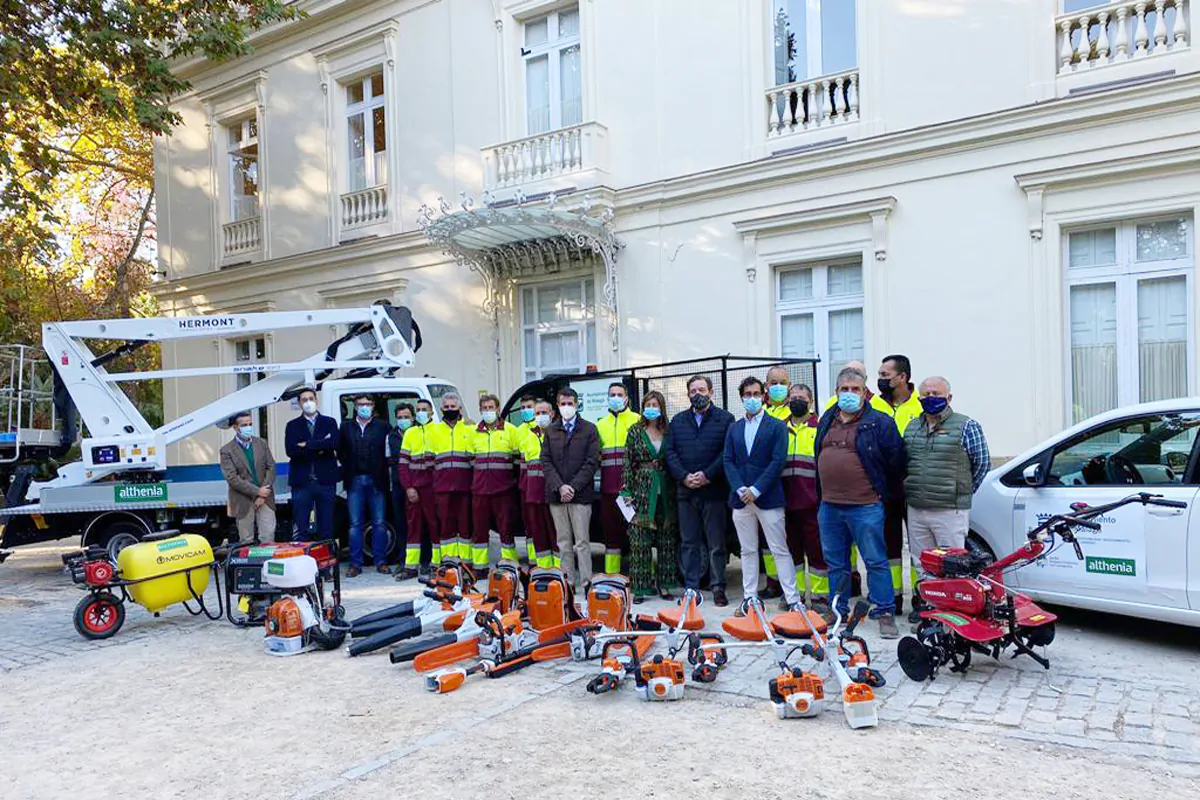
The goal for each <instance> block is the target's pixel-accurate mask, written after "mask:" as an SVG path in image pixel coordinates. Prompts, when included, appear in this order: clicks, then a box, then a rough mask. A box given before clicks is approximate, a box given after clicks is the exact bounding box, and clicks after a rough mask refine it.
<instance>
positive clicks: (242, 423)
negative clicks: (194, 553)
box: [221, 411, 275, 542]
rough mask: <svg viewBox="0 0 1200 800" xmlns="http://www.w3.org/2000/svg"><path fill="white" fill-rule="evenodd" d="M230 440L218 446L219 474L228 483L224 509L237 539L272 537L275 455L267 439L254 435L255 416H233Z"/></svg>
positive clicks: (271, 538)
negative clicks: (234, 529)
mask: <svg viewBox="0 0 1200 800" xmlns="http://www.w3.org/2000/svg"><path fill="white" fill-rule="evenodd" d="M233 430H234V437H233V441H231V442H229V443H227V444H226V445H225V446H224V447H222V448H221V474H222V475H224V476H225V482H226V483H228V484H229V500H228V503H227V509H228V511H229V516H231V517H233V519H234V520H236V521H237V528H238V539H240V540H241V541H243V542H248V541H251V540H253V539H256V538H257V539H258V540H259V541H263V542H273V541H275V459H274V458H273V457H272V456H271V447H270V445H268V444H267V441H266V439H262V438H260V437H258V436H255V435H254V417H253V415H251V414H250V412H249V411H243V412H242V413H240V414H238V415H237V416H236V417H234V418H233Z"/></svg>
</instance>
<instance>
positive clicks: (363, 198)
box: [342, 184, 388, 230]
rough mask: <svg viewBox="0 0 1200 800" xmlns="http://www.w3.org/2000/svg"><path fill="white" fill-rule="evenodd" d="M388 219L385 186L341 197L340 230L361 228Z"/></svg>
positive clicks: (372, 187)
mask: <svg viewBox="0 0 1200 800" xmlns="http://www.w3.org/2000/svg"><path fill="white" fill-rule="evenodd" d="M387 218H388V193H387V185H386V184H384V185H381V186H370V187H367V188H366V189H359V190H358V191H356V192H347V193H346V194H344V195H342V230H353V229H354V228H363V227H366V226H367V225H375V224H376V223H379V222H384V221H386V220H387Z"/></svg>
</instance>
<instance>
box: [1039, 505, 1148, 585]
mask: <svg viewBox="0 0 1200 800" xmlns="http://www.w3.org/2000/svg"><path fill="white" fill-rule="evenodd" d="M1069 511H1070V509H1069V508H1064V507H1063V504H1062V502H1061V501H1058V502H1050V501H1044V500H1035V499H1030V500H1029V501H1028V502H1027V503H1026V506H1025V530H1026V531H1031V530H1033V529H1034V528H1035V527H1037V526H1038V525H1040V524H1041V523H1042V522H1044V521H1045V520H1047V519H1049V518H1050V517H1051V516H1052V515H1054V514H1063V513H1069ZM1092 522H1096V523H1099V525H1100V530H1098V531H1093V530H1088V529H1085V528H1076V529H1075V535H1076V536H1077V537H1078V538H1079V545H1080V547H1082V548H1083V560H1082V561H1080V560H1079V559H1078V558H1076V557H1075V548H1074V547H1072V546H1071V545H1070V544H1062V545H1061V546H1059V547H1058V548H1057V549H1056V550H1055V551H1054V552H1053V553H1052V554H1051V555H1049V556H1048V557H1047V558H1046V559H1045V560H1044V561H1042V562H1040V564H1038V565H1034V566H1031V567H1027V568H1026V571H1029V570H1036V569H1039V567H1040V568H1042V569H1045V570H1046V572H1045V573H1042V574H1040V575H1039V576H1038V578H1039V583H1041V582H1043V581H1044V582H1045V584H1043V585H1046V586H1047V588H1049V584H1053V583H1056V582H1058V581H1062V582H1063V583H1064V584H1082V585H1088V584H1091V585H1095V584H1096V583H1103V584H1106V585H1129V584H1131V583H1136V584H1139V585H1145V583H1146V512H1145V510H1144V509H1143V508H1142V506H1141V505H1138V504H1136V503H1134V504H1130V505H1127V506H1123V507H1121V508H1118V509H1116V510H1115V511H1110V512H1108V513H1107V514H1103V515H1101V516H1099V517H1096V518H1095V519H1093V520H1092ZM1060 541H1061V540H1059V539H1058V538H1057V537H1055V542H1056V544H1058V543H1060Z"/></svg>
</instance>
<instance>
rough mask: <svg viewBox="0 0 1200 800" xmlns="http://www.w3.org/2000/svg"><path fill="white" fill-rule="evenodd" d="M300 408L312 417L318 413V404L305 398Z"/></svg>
mask: <svg viewBox="0 0 1200 800" xmlns="http://www.w3.org/2000/svg"><path fill="white" fill-rule="evenodd" d="M300 410H301V411H303V412H304V413H305V414H308V415H309V416H310V417H311V416H312V415H313V414H315V413H317V404H316V403H314V402H313V401H312V400H305V401H304V402H303V403H301V404H300Z"/></svg>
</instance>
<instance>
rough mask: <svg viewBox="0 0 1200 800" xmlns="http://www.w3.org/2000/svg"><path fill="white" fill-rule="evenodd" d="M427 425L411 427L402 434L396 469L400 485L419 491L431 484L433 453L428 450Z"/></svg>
mask: <svg viewBox="0 0 1200 800" xmlns="http://www.w3.org/2000/svg"><path fill="white" fill-rule="evenodd" d="M428 427H429V426H428V425H413V426H412V427H411V428H409V429H408V430H407V431H405V432H404V439H403V441H402V442H401V443H400V455H399V457H398V458H397V459H396V467H397V471H398V472H399V476H400V485H401V486H403V487H404V488H405V489H420V488H423V487H426V486H430V485H432V484H433V453H432V452H430V450H429V444H428V442H427V441H426V439H427V438H428V431H427V430H426V429H427V428H428Z"/></svg>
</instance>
